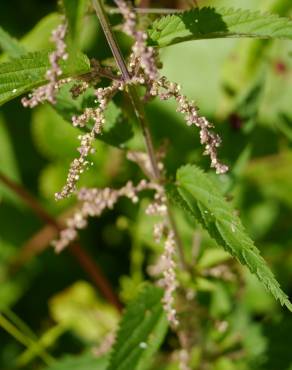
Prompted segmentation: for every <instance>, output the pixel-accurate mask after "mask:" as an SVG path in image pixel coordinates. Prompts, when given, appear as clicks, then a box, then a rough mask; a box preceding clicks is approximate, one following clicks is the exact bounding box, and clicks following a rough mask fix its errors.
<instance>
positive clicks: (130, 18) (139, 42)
mask: <svg viewBox="0 0 292 370" xmlns="http://www.w3.org/2000/svg"><path fill="white" fill-rule="evenodd" d="M115 3H116V4H117V6H118V8H119V10H120V12H121V14H122V15H123V17H124V26H123V29H124V31H125V32H126V33H127V34H128V35H129V36H131V37H133V38H134V40H135V43H134V45H133V47H132V54H131V56H130V62H129V65H128V68H129V72H130V73H132V72H135V68H136V67H137V65H138V66H139V67H140V68H142V70H144V72H145V75H146V76H147V79H150V80H156V79H157V78H158V77H159V73H158V69H157V63H156V60H157V55H156V53H155V50H154V48H153V47H151V46H147V38H148V36H147V33H146V32H144V31H140V30H137V27H136V25H137V17H136V13H135V11H134V9H133V8H132V7H131V5H130V4H128V2H127V1H124V0H115Z"/></svg>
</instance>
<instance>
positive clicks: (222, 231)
mask: <svg viewBox="0 0 292 370" xmlns="http://www.w3.org/2000/svg"><path fill="white" fill-rule="evenodd" d="M169 194H170V196H171V198H172V199H174V200H175V201H176V203H177V204H178V205H179V206H181V207H182V208H183V209H184V210H186V211H187V212H188V213H189V214H190V215H191V216H192V217H195V218H196V219H197V220H198V221H199V222H200V223H201V224H202V226H203V227H204V228H205V229H206V230H207V231H208V232H209V234H210V235H211V236H212V237H213V238H214V239H215V240H216V241H217V243H218V244H219V245H221V246H222V247H224V248H225V250H226V251H227V252H229V253H230V254H231V255H232V256H234V257H236V258H237V259H238V261H239V262H240V263H241V264H243V265H246V266H247V267H248V269H249V270H250V271H251V272H252V273H253V274H255V275H256V276H257V277H258V279H259V280H260V281H261V282H262V283H263V284H264V286H265V287H266V289H268V290H269V291H270V292H271V293H272V294H273V295H274V297H275V298H276V299H278V300H279V301H280V302H281V304H282V305H285V306H287V307H288V308H289V310H290V311H292V304H291V303H290V301H289V299H288V297H287V295H286V294H285V293H284V292H283V291H282V290H281V288H280V285H279V283H278V282H277V280H276V279H275V277H274V275H273V273H272V272H271V270H270V269H269V267H268V265H267V264H266V262H265V260H264V259H263V258H262V257H261V255H260V252H259V250H258V249H257V248H256V247H255V245H254V243H253V241H252V240H251V239H250V238H249V237H248V235H247V234H246V231H245V229H244V227H243V225H242V224H241V221H240V219H239V217H238V216H237V215H236V212H235V211H234V210H233V209H232V207H231V205H230V204H229V203H228V202H227V201H226V200H225V199H224V197H223V196H222V194H221V192H220V190H218V188H217V187H216V186H215V184H214V183H213V182H212V181H211V179H210V178H209V177H208V175H207V174H206V173H204V172H203V171H201V170H200V169H199V168H198V167H196V166H193V165H187V166H184V167H182V168H180V169H179V170H178V172H177V187H175V188H174V186H171V187H170V191H169Z"/></svg>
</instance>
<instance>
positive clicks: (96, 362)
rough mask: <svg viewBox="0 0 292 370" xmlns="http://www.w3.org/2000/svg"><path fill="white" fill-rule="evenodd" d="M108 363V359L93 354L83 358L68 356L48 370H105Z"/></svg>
mask: <svg viewBox="0 0 292 370" xmlns="http://www.w3.org/2000/svg"><path fill="white" fill-rule="evenodd" d="M107 363H108V359H107V357H100V358H97V357H95V356H94V355H92V354H91V353H86V354H83V355H81V356H80V355H79V356H66V357H64V358H63V359H61V360H59V361H57V362H56V363H53V365H51V366H49V367H48V368H46V370H105V369H106V366H107Z"/></svg>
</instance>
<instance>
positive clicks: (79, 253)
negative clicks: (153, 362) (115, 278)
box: [0, 172, 122, 311]
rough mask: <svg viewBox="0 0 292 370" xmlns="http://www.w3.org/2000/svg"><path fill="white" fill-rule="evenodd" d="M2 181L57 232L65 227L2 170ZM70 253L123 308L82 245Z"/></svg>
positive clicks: (71, 247) (74, 245) (108, 297)
mask: <svg viewBox="0 0 292 370" xmlns="http://www.w3.org/2000/svg"><path fill="white" fill-rule="evenodd" d="M0 181H1V182H2V183H3V184H5V185H6V186H7V187H8V188H9V189H10V190H12V191H13V192H14V193H15V194H17V195H18V196H19V198H21V199H22V200H23V202H24V203H25V204H26V205H27V206H28V207H29V208H30V209H31V210H32V211H33V212H34V213H35V214H36V215H37V216H38V217H39V218H40V219H41V220H43V221H44V222H45V223H47V224H49V225H51V226H52V227H53V228H54V229H56V231H57V232H60V231H61V230H62V229H63V227H62V225H61V224H60V223H59V222H58V221H56V220H55V219H54V218H53V217H52V216H51V215H50V214H49V213H48V212H47V211H46V210H45V209H44V208H43V206H42V205H41V204H40V203H39V201H38V200H37V199H36V198H35V197H33V196H32V195H31V194H30V193H29V192H28V191H27V190H26V189H24V188H23V187H22V186H21V185H19V184H16V183H15V182H14V181H12V180H11V179H9V178H8V177H7V176H6V175H4V174H3V173H1V172H0ZM69 251H70V253H71V254H72V255H73V256H74V257H75V258H76V260H77V261H78V263H79V264H80V266H81V267H82V268H83V270H84V271H85V272H86V273H87V274H88V276H89V277H90V278H91V280H92V282H93V283H94V284H95V285H96V286H97V288H98V289H99V290H100V291H101V293H102V294H103V295H104V297H105V298H106V299H107V300H108V301H109V302H110V303H111V304H113V305H114V306H115V307H116V308H117V309H118V310H119V311H120V310H121V309H122V305H121V303H120V301H119V299H118V297H117V295H116V294H115V293H114V291H113V289H112V287H111V284H110V283H109V281H108V280H107V278H106V277H105V276H104V274H103V273H102V271H101V270H100V268H99V266H98V265H97V264H96V263H95V262H93V259H92V257H91V256H90V255H89V254H88V253H87V252H86V251H85V250H84V249H83V248H82V247H81V246H80V244H78V243H74V244H71V245H70V246H69Z"/></svg>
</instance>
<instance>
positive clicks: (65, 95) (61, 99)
mask: <svg viewBox="0 0 292 370" xmlns="http://www.w3.org/2000/svg"><path fill="white" fill-rule="evenodd" d="M73 85H74V83H72V84H67V85H65V86H62V88H61V89H60V91H59V93H58V95H57V104H55V105H54V107H53V108H54V109H55V110H56V111H57V112H58V113H59V114H60V115H61V116H62V117H63V118H64V119H65V120H66V121H68V122H70V123H72V117H73V116H74V115H80V114H82V113H83V112H84V109H85V108H94V107H97V106H98V105H97V103H95V100H96V96H95V95H94V89H93V88H89V89H87V90H86V92H85V93H83V94H82V95H80V96H79V97H78V98H76V99H73V98H72V95H71V93H70V89H71V87H72V86H73ZM105 119H106V123H105V124H104V127H103V131H102V134H101V135H98V136H97V139H98V140H101V141H103V142H105V143H107V144H110V145H112V146H117V147H120V146H121V145H122V144H123V143H125V142H126V141H128V140H129V139H131V138H132V137H133V134H134V133H133V130H132V125H131V122H129V120H128V119H125V117H124V115H123V114H122V111H121V109H120V108H119V107H118V106H117V105H116V104H115V103H114V102H110V103H109V105H108V107H107V109H106V112H105ZM93 124H94V123H93V121H92V122H91V121H90V122H88V124H87V125H86V127H85V128H84V129H83V131H89V130H91V129H92V127H93Z"/></svg>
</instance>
